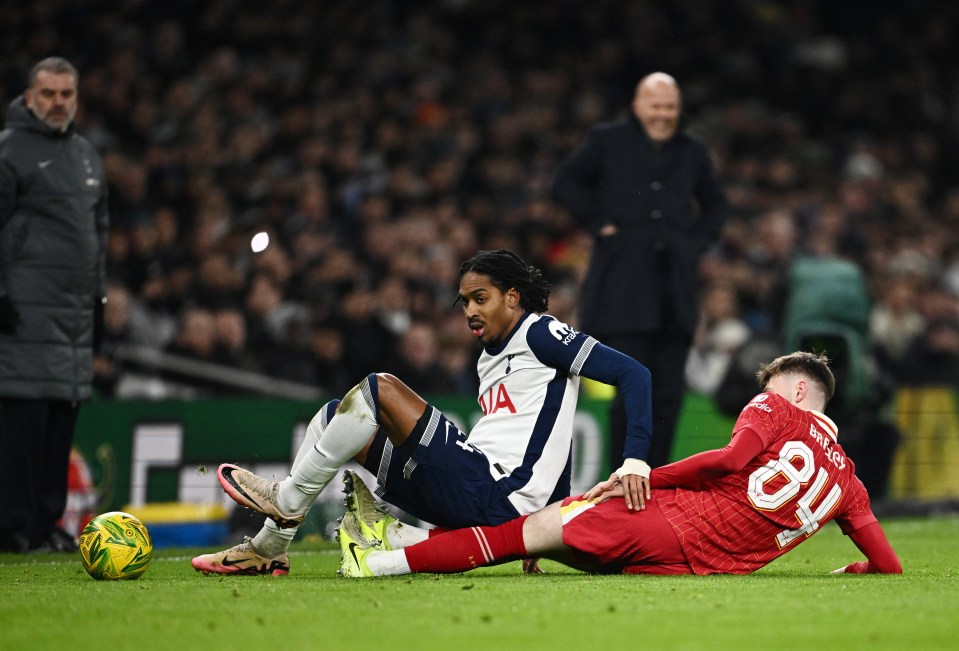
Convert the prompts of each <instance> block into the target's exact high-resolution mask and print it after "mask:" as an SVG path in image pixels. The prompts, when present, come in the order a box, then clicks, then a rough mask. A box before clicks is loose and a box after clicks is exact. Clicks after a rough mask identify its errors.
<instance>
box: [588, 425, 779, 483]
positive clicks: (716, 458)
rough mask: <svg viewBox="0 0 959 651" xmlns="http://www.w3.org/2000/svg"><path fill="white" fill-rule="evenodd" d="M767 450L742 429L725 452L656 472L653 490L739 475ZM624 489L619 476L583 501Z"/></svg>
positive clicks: (709, 452)
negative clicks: (733, 474) (738, 472)
mask: <svg viewBox="0 0 959 651" xmlns="http://www.w3.org/2000/svg"><path fill="white" fill-rule="evenodd" d="M764 447H765V445H764V443H763V441H762V439H761V438H760V437H759V435H758V434H756V432H754V431H753V430H752V429H750V428H748V427H744V428H741V429H739V430H738V431H737V432H736V434H735V435H734V436H733V439H732V440H731V441H730V442H729V445H727V446H726V447H724V448H719V449H716V450H706V451H705V452H700V453H698V454H694V455H692V456H691V457H686V458H685V459H680V460H679V461H674V462H673V463H670V464H667V465H665V466H661V467H659V468H655V469H653V471H652V472H651V473H650V478H649V481H650V485H651V487H652V488H669V487H672V486H689V485H691V484H697V483H699V482H702V481H706V480H709V479H717V478H719V477H723V476H724V475H728V474H730V473H733V472H737V471H739V470H742V469H743V468H745V467H746V464H748V463H749V462H750V461H751V460H752V459H753V458H755V457H756V455H758V454H759V453H760V452H762V451H763V448H764ZM622 496H623V487H622V486H621V484H620V482H619V480H618V478H617V477H616V473H613V474H612V475H611V476H610V478H609V479H607V480H606V481H602V482H600V483H598V484H596V485H595V486H594V487H593V488H591V489H590V490H589V491H588V492H586V493H584V495H583V498H584V499H587V500H597V501H600V502H603V501H605V500H608V499H609V498H611V497H622Z"/></svg>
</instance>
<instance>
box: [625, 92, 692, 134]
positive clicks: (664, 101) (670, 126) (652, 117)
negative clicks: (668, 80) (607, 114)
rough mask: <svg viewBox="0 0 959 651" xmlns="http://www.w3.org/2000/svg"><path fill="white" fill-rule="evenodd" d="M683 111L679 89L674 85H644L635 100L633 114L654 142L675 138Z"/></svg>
mask: <svg viewBox="0 0 959 651" xmlns="http://www.w3.org/2000/svg"><path fill="white" fill-rule="evenodd" d="M681 109H682V102H681V101H680V99H679V89H678V88H677V87H676V86H675V85H673V84H665V83H654V84H643V85H641V86H640V88H639V91H638V92H637V93H636V97H635V98H634V99H633V112H634V113H635V114H636V117H637V118H639V121H640V122H642V124H643V128H644V129H645V130H646V135H647V136H649V139H650V140H652V141H653V142H665V141H667V140H669V139H670V138H672V137H673V134H675V133H676V129H677V128H679V112H680V110H681Z"/></svg>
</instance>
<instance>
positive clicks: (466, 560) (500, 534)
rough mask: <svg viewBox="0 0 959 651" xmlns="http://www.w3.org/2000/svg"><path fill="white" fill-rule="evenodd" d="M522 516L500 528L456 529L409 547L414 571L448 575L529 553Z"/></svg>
mask: <svg viewBox="0 0 959 651" xmlns="http://www.w3.org/2000/svg"><path fill="white" fill-rule="evenodd" d="M527 517H529V516H525V515H524V516H521V517H519V518H516V519H515V520H510V521H509V522H507V523H505V524H501V525H499V526H496V527H469V528H468V529H455V530H453V531H448V532H446V533H443V534H441V535H439V536H431V537H430V539H429V540H425V541H423V542H421V543H418V544H416V545H412V546H410V547H407V548H405V549H404V550H403V551H405V552H406V562H407V563H409V566H410V571H411V572H431V573H435V574H446V573H452V572H465V571H466V570H471V569H473V568H474V567H481V566H483V565H495V564H498V563H505V562H506V561H512V560H516V559H517V558H522V557H524V556H526V545H525V544H524V542H523V523H524V522H526V518H527Z"/></svg>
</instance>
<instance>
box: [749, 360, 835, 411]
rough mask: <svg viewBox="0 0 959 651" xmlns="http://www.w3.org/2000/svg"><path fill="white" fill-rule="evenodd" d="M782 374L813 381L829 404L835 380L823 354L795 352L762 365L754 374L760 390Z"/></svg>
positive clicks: (833, 391)
mask: <svg viewBox="0 0 959 651" xmlns="http://www.w3.org/2000/svg"><path fill="white" fill-rule="evenodd" d="M784 373H799V374H801V375H805V376H806V377H808V378H810V379H812V380H814V381H815V382H816V383H817V384H818V385H819V387H820V388H821V389H822V392H823V394H824V395H825V397H826V402H829V401H830V400H831V399H832V396H833V394H834V393H835V392H836V378H835V376H834V375H833V374H832V370H831V369H830V368H829V358H828V357H826V354H825V353H809V352H806V351H797V352H795V353H790V354H789V355H783V356H782V357H777V358H776V359H774V360H773V361H771V362H769V363H768V364H763V365H762V366H760V367H759V371H758V372H757V373H756V379H757V380H758V381H759V388H760V390H765V388H766V385H767V384H769V380H770V379H771V378H772V377H773V376H775V375H781V374H784Z"/></svg>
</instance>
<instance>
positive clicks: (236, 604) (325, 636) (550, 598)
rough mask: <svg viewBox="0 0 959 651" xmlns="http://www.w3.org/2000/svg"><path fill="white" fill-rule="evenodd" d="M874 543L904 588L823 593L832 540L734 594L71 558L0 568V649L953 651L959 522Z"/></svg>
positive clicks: (23, 560)
mask: <svg viewBox="0 0 959 651" xmlns="http://www.w3.org/2000/svg"><path fill="white" fill-rule="evenodd" d="M884 527H885V529H886V532H887V534H888V536H889V539H890V541H891V542H892V544H893V546H894V547H895V548H896V550H897V551H898V553H899V555H900V558H901V559H902V562H903V567H904V569H905V574H904V575H903V576H901V577H900V576H889V577H884V576H833V575H830V574H829V570H832V569H834V568H836V567H839V566H841V565H844V564H845V563H847V562H852V561H856V560H861V555H860V554H859V552H858V551H857V550H856V549H855V548H854V547H853V545H852V544H851V543H850V542H849V541H848V540H847V539H846V538H845V537H844V536H842V534H841V533H840V532H839V530H838V528H837V527H836V526H835V525H832V524H830V525H828V526H827V527H826V528H825V530H824V531H822V532H821V533H819V534H817V535H816V536H814V537H813V538H812V539H811V540H809V541H808V542H806V543H804V544H802V545H801V546H800V547H799V548H798V549H797V550H795V551H793V552H792V553H790V554H787V555H786V556H785V557H783V558H782V559H780V560H778V561H776V562H775V563H773V564H772V565H770V566H768V567H766V568H764V569H763V570H762V571H760V572H758V573H756V574H754V575H752V576H745V577H729V576H721V577H627V576H614V577H608V576H592V575H586V574H580V573H576V572H573V571H571V570H566V569H564V568H562V567H561V566H558V565H554V564H550V563H544V566H545V569H546V570H547V574H544V575H539V576H526V575H522V574H521V573H520V572H519V565H518V563H510V564H508V565H504V566H500V567H497V568H489V569H483V570H477V571H474V572H471V573H469V574H464V575H455V576H432V575H418V576H414V577H392V578H383V579H369V580H350V579H343V578H339V577H337V576H335V575H334V570H335V568H336V565H337V563H338V554H337V552H336V551H335V550H334V549H333V547H332V546H330V545H327V544H325V543H301V544H298V545H296V546H295V547H294V551H293V552H292V553H291V562H292V566H293V573H292V574H290V575H289V576H286V577H220V576H203V575H201V574H199V573H196V572H194V571H193V569H192V568H191V567H190V564H189V558H190V557H191V556H192V555H193V554H194V553H195V552H196V551H197V550H162V551H158V552H157V554H156V557H155V559H154V561H153V563H152V565H151V567H150V569H149V571H147V573H146V574H145V575H144V576H143V577H142V578H141V579H140V580H138V581H122V582H105V581H94V580H92V579H91V578H90V577H88V576H87V575H86V573H85V572H84V571H83V569H82V568H81V567H80V563H79V560H78V559H75V558H73V557H71V556H64V555H57V554H49V555H36V556H13V555H0V649H3V650H4V651H14V650H20V649H24V650H34V649H37V650H43V649H106V648H109V649H141V650H144V651H148V650H151V649H162V650H164V651H177V650H179V649H204V650H207V651H219V650H220V649H228V650H240V649H270V650H273V649H277V650H286V649H337V650H341V651H367V650H369V651H387V650H394V649H395V650H399V649H436V650H439V649H481V648H486V649H522V650H524V651H526V650H532V649H576V650H578V651H599V650H600V649H603V650H605V649H610V650H613V649H616V650H620V649H624V650H628V651H645V650H646V649H648V650H650V651H662V650H665V649H690V650H698V649H737V650H740V649H741V650H743V651H752V650H754V649H755V650H759V649H762V650H765V649H795V648H799V649H814V650H815V651H820V650H823V649H842V650H844V651H847V650H852V649H907V650H910V651H920V650H924V649H959V570H957V567H959V519H957V518H940V519H928V520H927V519H923V520H888V521H886V522H884ZM203 551H206V550H203Z"/></svg>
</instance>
